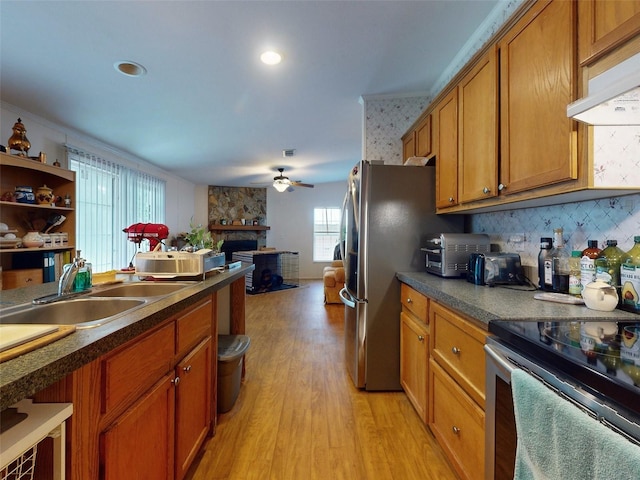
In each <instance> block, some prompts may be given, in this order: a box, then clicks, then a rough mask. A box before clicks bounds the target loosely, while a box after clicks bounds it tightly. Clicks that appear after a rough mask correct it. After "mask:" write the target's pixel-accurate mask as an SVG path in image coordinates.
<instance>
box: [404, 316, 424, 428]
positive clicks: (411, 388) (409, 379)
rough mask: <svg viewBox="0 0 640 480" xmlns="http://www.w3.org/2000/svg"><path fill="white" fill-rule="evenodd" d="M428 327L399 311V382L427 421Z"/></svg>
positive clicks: (417, 410)
mask: <svg viewBox="0 0 640 480" xmlns="http://www.w3.org/2000/svg"><path fill="white" fill-rule="evenodd" d="M428 368H429V329H428V328H427V326H426V325H425V324H424V323H420V322H419V321H416V319H415V317H413V315H410V314H408V313H406V312H401V313H400V384H401V385H402V388H403V389H404V392H405V393H406V394H407V398H409V401H410V402H411V404H412V405H413V408H415V409H416V412H417V413H418V416H419V417H420V418H421V419H422V421H423V422H424V423H425V424H426V423H427V387H428V381H429V370H428Z"/></svg>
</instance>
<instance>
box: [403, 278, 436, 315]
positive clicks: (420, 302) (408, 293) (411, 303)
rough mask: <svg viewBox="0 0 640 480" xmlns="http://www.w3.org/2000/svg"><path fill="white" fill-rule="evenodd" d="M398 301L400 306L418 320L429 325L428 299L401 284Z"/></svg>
mask: <svg viewBox="0 0 640 480" xmlns="http://www.w3.org/2000/svg"><path fill="white" fill-rule="evenodd" d="M400 301H401V302H402V306H403V307H405V308H407V309H408V310H409V311H410V312H411V313H413V314H414V315H415V316H416V317H417V318H418V319H419V320H421V321H423V322H424V323H429V315H428V308H429V299H428V298H427V297H425V296H424V295H423V294H421V293H420V292H418V291H416V290H414V289H413V288H411V287H410V286H409V285H407V284H405V283H402V284H400Z"/></svg>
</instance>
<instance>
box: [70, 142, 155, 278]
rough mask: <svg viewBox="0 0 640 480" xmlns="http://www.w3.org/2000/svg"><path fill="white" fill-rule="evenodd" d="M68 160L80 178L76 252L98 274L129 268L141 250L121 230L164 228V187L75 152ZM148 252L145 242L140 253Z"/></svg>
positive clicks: (108, 161) (92, 156)
mask: <svg viewBox="0 0 640 480" xmlns="http://www.w3.org/2000/svg"><path fill="white" fill-rule="evenodd" d="M67 160H68V164H69V169H70V170H73V171H75V172H76V198H75V199H74V200H75V209H76V230H77V231H76V245H75V247H76V249H77V250H81V251H82V257H83V258H86V259H87V260H88V261H89V262H91V264H92V268H93V271H94V272H105V271H108V270H112V269H115V270H117V269H120V268H124V267H127V266H128V265H129V263H130V262H131V261H132V260H133V256H134V255H135V253H136V251H138V245H136V244H134V243H131V242H129V241H128V240H127V236H126V234H125V233H123V231H122V229H123V228H126V227H128V226H129V225H131V224H133V223H138V222H140V223H164V215H165V187H166V185H165V182H164V181H163V180H159V179H157V178H155V177H152V176H151V175H147V174H146V173H143V172H140V171H136V170H132V169H130V168H127V167H125V166H123V165H119V164H118V163H116V162H113V161H110V160H105V159H103V158H99V157H97V156H95V155H93V154H90V153H86V152H83V151H80V150H78V149H76V148H74V147H71V146H67ZM148 247H149V244H148V242H143V243H142V245H140V250H145V251H146V250H148V249H149V248H148Z"/></svg>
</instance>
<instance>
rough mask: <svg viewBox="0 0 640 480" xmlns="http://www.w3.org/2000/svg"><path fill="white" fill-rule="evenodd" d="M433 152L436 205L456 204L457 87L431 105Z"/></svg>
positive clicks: (439, 206) (437, 206)
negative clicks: (434, 159)
mask: <svg viewBox="0 0 640 480" xmlns="http://www.w3.org/2000/svg"><path fill="white" fill-rule="evenodd" d="M433 121H434V141H435V145H434V151H435V153H436V208H447V207H452V206H454V205H457V204H458V202H459V200H458V88H457V87H455V88H454V89H453V90H451V92H450V93H449V94H448V95H447V96H446V97H444V98H443V99H442V100H441V101H440V102H439V103H438V104H437V105H436V106H435V108H434V109H433Z"/></svg>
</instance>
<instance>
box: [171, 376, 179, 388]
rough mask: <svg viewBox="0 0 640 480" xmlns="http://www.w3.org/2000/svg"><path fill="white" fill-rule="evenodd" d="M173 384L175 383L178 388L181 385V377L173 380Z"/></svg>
mask: <svg viewBox="0 0 640 480" xmlns="http://www.w3.org/2000/svg"><path fill="white" fill-rule="evenodd" d="M171 383H173V385H174V386H177V385H178V384H179V383H180V377H176V378H174V379H173V380H171Z"/></svg>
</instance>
